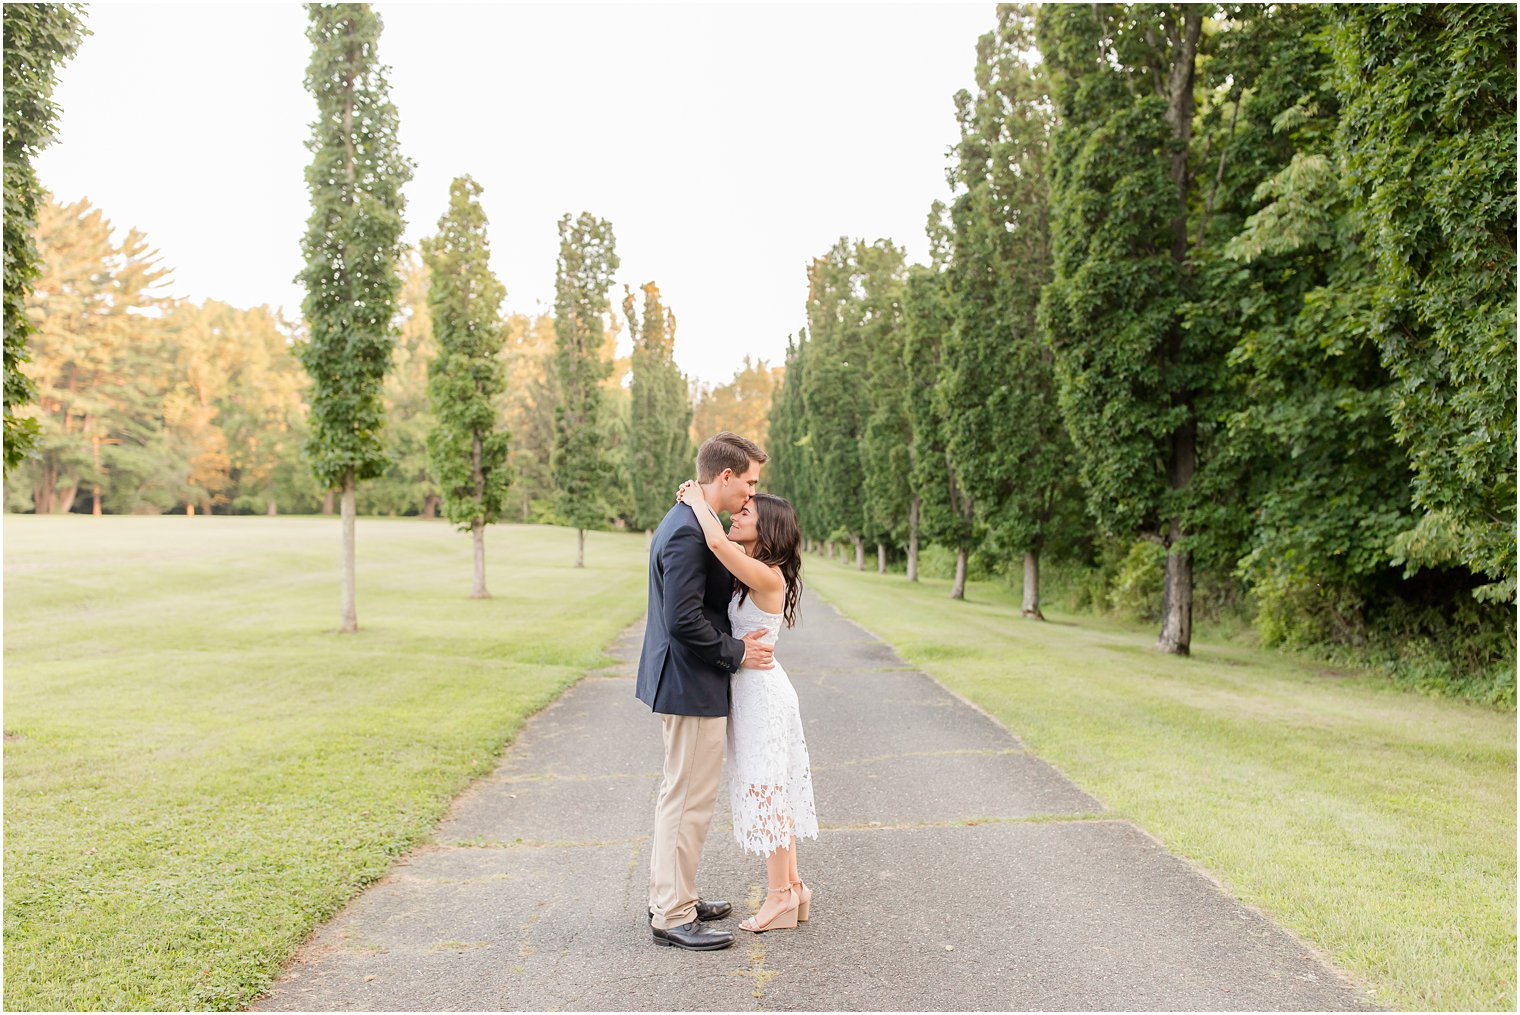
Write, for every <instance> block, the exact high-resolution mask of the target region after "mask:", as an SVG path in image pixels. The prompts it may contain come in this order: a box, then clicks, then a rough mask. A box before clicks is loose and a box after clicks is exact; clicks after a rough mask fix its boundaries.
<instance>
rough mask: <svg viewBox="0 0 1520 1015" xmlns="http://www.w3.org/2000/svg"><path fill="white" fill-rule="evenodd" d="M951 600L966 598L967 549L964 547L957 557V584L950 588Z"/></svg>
mask: <svg viewBox="0 0 1520 1015" xmlns="http://www.w3.org/2000/svg"><path fill="white" fill-rule="evenodd" d="M950 598H951V599H965V598H966V548H965V547H964V546H963V547H961V548H960V551H959V552H957V553H956V555H955V584H953V585H951V586H950Z"/></svg>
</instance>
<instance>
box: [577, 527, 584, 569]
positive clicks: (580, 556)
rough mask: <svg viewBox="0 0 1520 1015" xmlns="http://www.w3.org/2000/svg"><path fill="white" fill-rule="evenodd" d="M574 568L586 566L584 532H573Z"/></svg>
mask: <svg viewBox="0 0 1520 1015" xmlns="http://www.w3.org/2000/svg"><path fill="white" fill-rule="evenodd" d="M575 566H576V567H585V566H586V530H585V529H576V530H575Z"/></svg>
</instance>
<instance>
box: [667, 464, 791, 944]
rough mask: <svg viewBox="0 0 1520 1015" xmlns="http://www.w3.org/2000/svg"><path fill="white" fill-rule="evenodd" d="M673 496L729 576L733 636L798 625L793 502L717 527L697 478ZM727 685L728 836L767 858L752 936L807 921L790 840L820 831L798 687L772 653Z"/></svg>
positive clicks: (776, 502)
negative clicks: (766, 662)
mask: <svg viewBox="0 0 1520 1015" xmlns="http://www.w3.org/2000/svg"><path fill="white" fill-rule="evenodd" d="M681 501H682V503H684V504H686V505H688V506H689V507H690V508H691V509H692V511H693V512H694V513H695V514H696V516H697V520H698V521H700V522H701V523H702V531H703V533H704V534H705V535H706V536H707V545H708V546H709V547H710V548H711V549H712V551H713V553H714V554H716V555H717V557H718V560H719V561H721V562H722V564H723V566H724V567H726V568H728V570H729V573H730V574H732V575H733V576H734V586H735V587H734V598H733V600H732V601H731V602H730V603H729V605H728V616H729V620H730V621H732V623H733V634H734V637H736V638H742V637H743V636H744V635H745V634H747V633H748V632H750V631H753V630H755V629H757V628H762V627H763V628H767V629H768V630H769V632H770V633H769V635H768V636H767V637H766V638H765V639H764V640H765V641H767V642H769V643H770V644H775V641H776V637H777V636H778V635H779V634H780V632H781V625H782V624H783V623H784V624H785V625H786V626H787V627H791V626H792V625H793V623H795V622H796V619H797V600H798V599H799V597H800V596H801V593H802V582H801V580H800V579H799V574H800V573H801V571H802V535H801V530H800V529H799V528H798V526H797V513H796V512H795V511H794V510H793V509H792V505H791V504H790V503H789V502H788V501H786V500H784V499H782V498H780V497H775V496H772V495H770V494H765V493H761V494H756V495H755V496H754V497H753V498H751V500H750V502H749V503H748V504H746V505H745V506H744V508H743V509H742V510H740V511H739V513H738V514H736V515H734V516H733V520H732V523H731V525H730V526H729V530H728V532H727V533H724V531H723V526H722V525H721V524H720V523H719V521H718V516H717V515H715V514H713V512H712V509H711V508H710V507H708V506H707V501H706V500H705V499H704V498H703V496H702V490H701V488H700V487H698V486H697V485H696V484H695V483H690V484H687V485H686V486H683V487H682V488H681ZM731 691H732V703H731V706H730V709H729V715H728V760H727V766H726V767H727V771H728V788H729V807H730V810H732V811H733V818H734V837H735V838H737V839H738V840H739V845H740V846H741V847H742V848H743V849H744V850H745V851H746V852H749V853H758V854H760V855H762V856H764V857H765V873H766V882H767V887H768V891H767V892H766V896H765V901H764V903H763V904H762V905H761V907H760V911H759V912H758V913H756V914H755V915H754V916H752V917H750V918H749V919H748V920H745V921H744V922H743V923H741V924H739V927H740V929H742V930H748V931H753V932H755V933H757V934H759V933H763V932H764V931H767V930H778V929H781V928H790V927H796V926H797V924H798V923H799V922H801V921H805V920H807V918H808V909H809V903H810V902H811V901H812V897H813V893H812V890H811V889H809V888H808V886H807V885H806V884H804V883H803V881H802V878H801V876H800V875H799V874H798V873H797V839H798V838H800V837H811V838H814V839H816V838H818V817H817V813H816V812H815V810H814V807H813V777H812V773H811V771H810V769H809V767H808V754H807V742H806V741H805V740H804V739H803V736H802V713H801V711H800V710H799V709H798V707H797V692H796V691H795V690H794V689H793V688H792V682H791V681H790V680H789V679H787V675H786V671H785V670H784V669H782V668H781V661H780V658H779V657H777V658H776V659H775V660H774V665H773V667H772V668H771V669H768V670H754V669H748V668H745V669H741V670H739V671H738V672H737V673H735V674H734V676H733V682H732V685H731Z"/></svg>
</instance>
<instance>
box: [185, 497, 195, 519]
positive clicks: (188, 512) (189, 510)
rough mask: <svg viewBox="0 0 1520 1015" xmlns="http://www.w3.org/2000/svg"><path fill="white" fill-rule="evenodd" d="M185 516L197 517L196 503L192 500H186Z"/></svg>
mask: <svg viewBox="0 0 1520 1015" xmlns="http://www.w3.org/2000/svg"><path fill="white" fill-rule="evenodd" d="M185 517H186V518H194V517H195V505H194V504H192V503H191V502H190V501H185Z"/></svg>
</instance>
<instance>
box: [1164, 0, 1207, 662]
mask: <svg viewBox="0 0 1520 1015" xmlns="http://www.w3.org/2000/svg"><path fill="white" fill-rule="evenodd" d="M1183 11H1184V13H1183V16H1182V22H1181V24H1180V25H1179V24H1178V23H1177V22H1176V21H1175V20H1173V21H1170V22H1169V23H1168V29H1167V33H1168V38H1169V41H1170V42H1171V44H1172V51H1173V53H1174V54H1176V55H1175V56H1174V57H1173V61H1172V66H1171V68H1170V71H1169V73H1168V75H1167V81H1166V96H1165V97H1166V100H1167V108H1166V122H1167V125H1168V126H1170V127H1171V128H1172V136H1173V138H1175V139H1176V142H1177V143H1176V145H1175V146H1174V148H1173V154H1172V182H1173V183H1174V184H1175V185H1176V187H1177V213H1176V214H1175V215H1174V216H1173V218H1172V257H1173V259H1174V260H1176V261H1177V263H1178V264H1180V265H1183V268H1184V270H1186V262H1187V254H1188V234H1187V212H1188V206H1189V203H1190V202H1189V198H1188V190H1189V187H1190V184H1191V179H1190V177H1189V173H1188V143H1189V142H1190V141H1191V140H1192V137H1193V75H1194V67H1195V63H1196V58H1197V53H1198V39H1199V35H1200V34H1201V32H1202V24H1203V13H1202V10H1201V8H1198V7H1196V6H1188V7H1184V8H1183ZM1181 348H1182V334H1181V327H1180V325H1173V335H1172V337H1171V340H1170V341H1169V342H1168V349H1167V355H1168V357H1170V358H1172V359H1176V358H1177V357H1178V356H1179V355H1180V353H1181ZM1176 397H1177V399H1178V400H1179V401H1181V402H1183V403H1184V405H1185V409H1186V417H1185V418H1184V419H1183V421H1182V423H1181V424H1180V425H1179V426H1178V427H1177V429H1176V430H1174V431H1173V432H1172V447H1171V453H1170V454H1169V455H1168V456H1167V462H1166V481H1167V485H1168V486H1169V487H1171V489H1173V490H1183V489H1186V488H1187V487H1188V485H1189V484H1191V483H1192V481H1193V469H1194V467H1195V465H1196V463H1197V442H1198V421H1197V419H1196V417H1195V416H1194V406H1193V398H1194V395H1193V393H1191V392H1187V391H1182V392H1178V393H1177V394H1176ZM1183 537H1184V533H1183V531H1182V523H1181V520H1180V519H1178V518H1173V519H1171V520H1170V521H1169V522H1168V525H1167V532H1166V537H1165V539H1164V543H1165V545H1166V585H1165V591H1164V597H1163V600H1162V617H1161V636H1160V637H1159V638H1158V639H1157V640H1156V647H1157V648H1159V649H1160V650H1161V651H1163V652H1169V653H1171V654H1173V655H1183V656H1185V655H1187V654H1188V653H1189V652H1190V650H1191V646H1192V640H1193V556H1192V553H1191V552H1189V551H1187V550H1184V549H1182V547H1181V545H1180V544H1182V542H1183Z"/></svg>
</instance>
